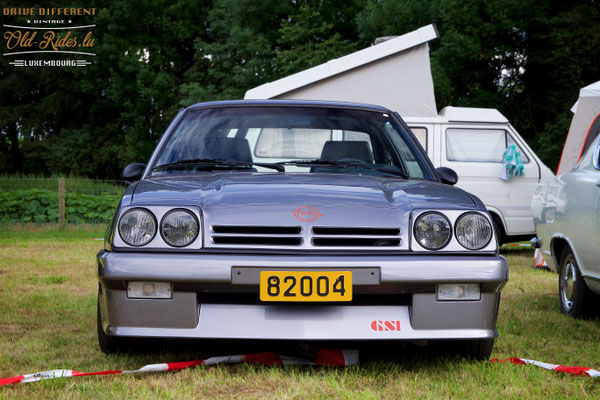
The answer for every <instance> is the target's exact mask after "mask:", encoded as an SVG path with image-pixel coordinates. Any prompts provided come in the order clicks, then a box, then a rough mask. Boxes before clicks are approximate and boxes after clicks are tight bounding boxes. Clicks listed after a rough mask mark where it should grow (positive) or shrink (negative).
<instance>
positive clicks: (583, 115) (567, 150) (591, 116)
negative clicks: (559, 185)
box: [557, 81, 600, 174]
mask: <svg viewBox="0 0 600 400" xmlns="http://www.w3.org/2000/svg"><path fill="white" fill-rule="evenodd" d="M571 111H572V112H574V113H575V115H574V116H573V120H572V121H571V126H570V127H569V134H568V135H567V140H566V141H565V146H564V148H563V151H562V155H561V157H560V163H559V164H558V171H557V174H565V173H567V172H569V171H571V170H572V169H573V168H574V167H575V165H577V163H578V162H579V159H580V158H581V156H582V154H583V153H584V152H585V150H586V149H587V148H588V147H589V146H590V144H591V143H592V141H593V140H594V138H595V137H596V134H597V133H598V130H599V129H600V118H599V117H600V81H598V82H596V83H592V84H591V85H589V86H586V87H584V88H582V89H581V90H580V91H579V100H577V102H576V103H575V105H574V106H573V108H571Z"/></svg>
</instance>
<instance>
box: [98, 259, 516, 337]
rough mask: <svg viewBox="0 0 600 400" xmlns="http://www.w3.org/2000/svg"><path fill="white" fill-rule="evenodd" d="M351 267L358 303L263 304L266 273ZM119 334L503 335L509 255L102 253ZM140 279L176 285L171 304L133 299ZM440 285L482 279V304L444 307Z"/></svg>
mask: <svg viewBox="0 0 600 400" xmlns="http://www.w3.org/2000/svg"><path fill="white" fill-rule="evenodd" d="M264 269H272V270H286V269H290V270H319V269H323V270H350V271H352V273H353V277H355V278H353V279H354V282H353V283H354V285H353V291H354V293H355V300H353V301H352V302H350V303H317V304H307V303H261V302H260V301H258V275H259V272H260V270H264ZM98 278H99V283H100V288H99V304H100V309H101V315H102V325H103V329H104V331H105V332H106V333H107V334H109V335H115V336H133V337H165V338H221V339H224V338H229V339H293V340H381V339H386V340H389V339H394V340H417V339H471V338H472V339H475V338H493V337H496V336H497V331H496V318H497V315H498V306H499V302H500V291H501V289H502V287H503V286H504V284H505V283H506V282H507V280H508V263H507V261H506V260H505V259H504V258H503V257H501V256H483V255H481V256H453V255H435V256H414V255H408V256H381V255H377V256H371V255H369V256H363V255H356V256H350V255H348V256H324V255H315V254H312V255H307V256H292V255H246V254H239V255H233V254H205V253H203V254H191V253H188V254H172V253H120V252H119V253H118V252H108V251H101V252H100V253H98ZM130 281H162V282H172V284H173V297H172V298H171V299H130V298H128V297H127V291H126V289H127V283H128V282H130ZM439 283H479V284H480V287H481V299H480V300H478V301H437V299H436V285H437V284H439Z"/></svg>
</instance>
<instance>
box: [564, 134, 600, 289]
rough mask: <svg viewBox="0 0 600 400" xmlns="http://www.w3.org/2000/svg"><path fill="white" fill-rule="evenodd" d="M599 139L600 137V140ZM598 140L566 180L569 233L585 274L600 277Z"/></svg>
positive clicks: (599, 160)
mask: <svg viewBox="0 0 600 400" xmlns="http://www.w3.org/2000/svg"><path fill="white" fill-rule="evenodd" d="M598 139H600V136H599V138H598ZM598 139H596V141H595V143H594V145H593V146H590V149H588V151H587V154H585V155H584V157H582V159H581V161H580V163H579V164H578V165H577V166H576V167H575V169H574V170H573V171H572V172H570V173H568V174H565V175H563V176H559V177H558V178H557V179H562V180H564V189H563V190H564V193H563V196H564V197H565V198H566V199H567V201H566V207H565V221H564V223H565V225H566V226H567V227H568V230H569V232H566V233H567V234H568V235H569V236H570V239H571V243H572V245H573V246H574V247H575V251H576V252H577V255H578V257H579V262H580V264H581V265H580V269H581V271H582V273H583V275H592V276H595V277H597V278H600V159H599V157H600V143H599V141H598Z"/></svg>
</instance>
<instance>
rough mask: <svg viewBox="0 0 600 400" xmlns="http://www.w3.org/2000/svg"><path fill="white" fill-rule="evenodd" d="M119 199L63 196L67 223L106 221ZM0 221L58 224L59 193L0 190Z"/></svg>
mask: <svg viewBox="0 0 600 400" xmlns="http://www.w3.org/2000/svg"><path fill="white" fill-rule="evenodd" d="M119 199H120V196H119V195H115V194H110V193H102V194H84V193H69V192H67V193H66V194H65V215H66V222H69V223H84V222H109V221H110V219H111V218H112V216H113V213H114V211H115V207H116V205H117V203H118V202H119ZM0 221H6V222H15V221H18V222H57V221H58V193H57V192H56V191H52V190H47V189H25V190H14V191H0Z"/></svg>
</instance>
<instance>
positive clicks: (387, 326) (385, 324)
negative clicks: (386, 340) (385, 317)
mask: <svg viewBox="0 0 600 400" xmlns="http://www.w3.org/2000/svg"><path fill="white" fill-rule="evenodd" d="M371 329H373V330H374V331H400V321H373V322H371Z"/></svg>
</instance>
